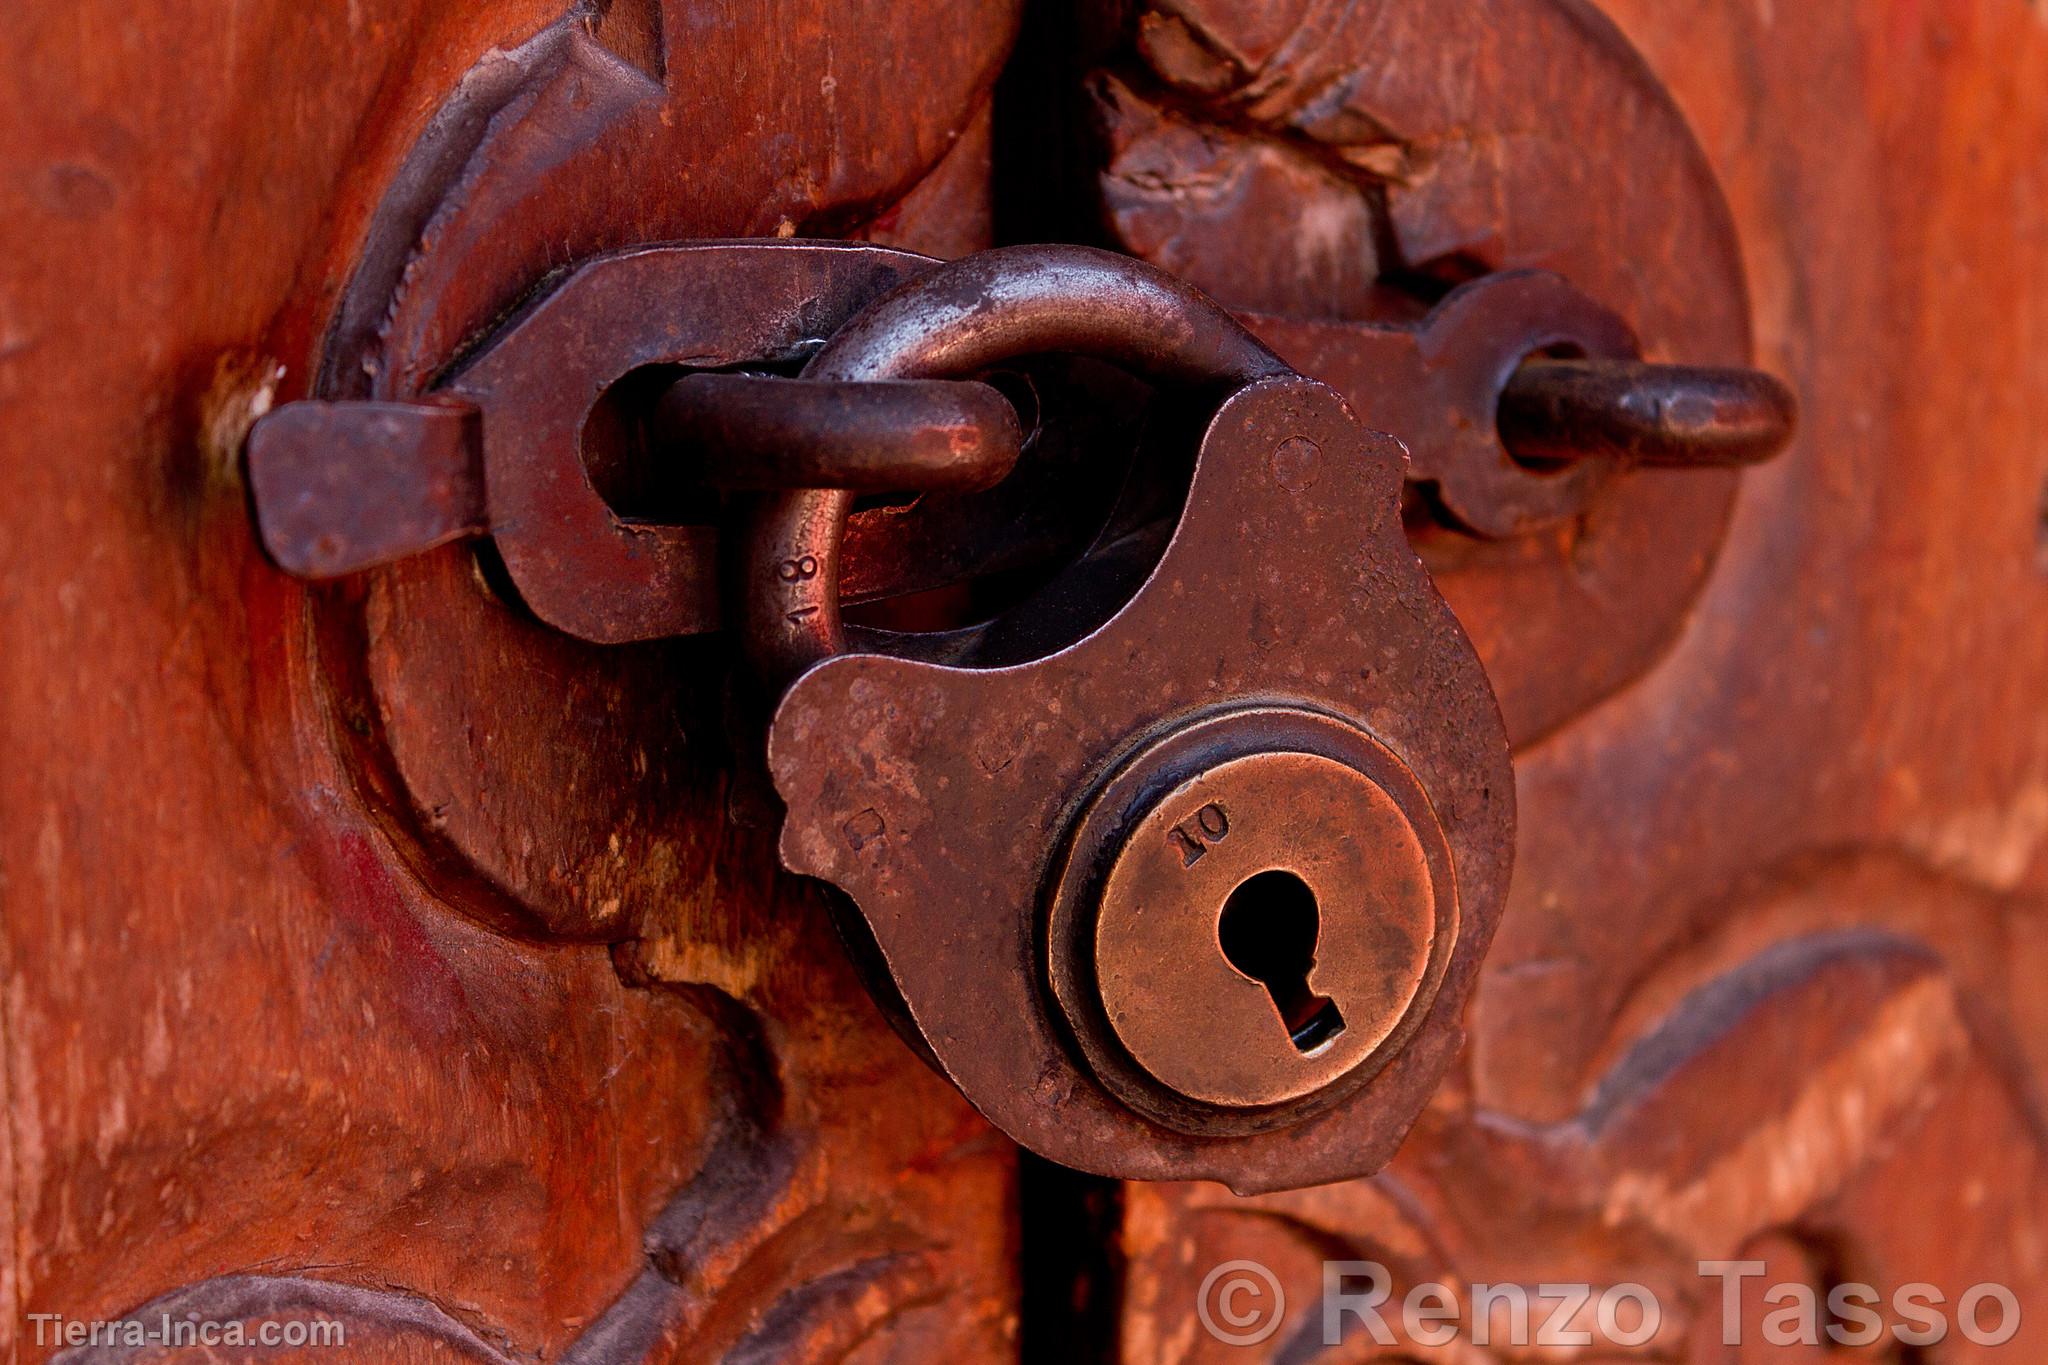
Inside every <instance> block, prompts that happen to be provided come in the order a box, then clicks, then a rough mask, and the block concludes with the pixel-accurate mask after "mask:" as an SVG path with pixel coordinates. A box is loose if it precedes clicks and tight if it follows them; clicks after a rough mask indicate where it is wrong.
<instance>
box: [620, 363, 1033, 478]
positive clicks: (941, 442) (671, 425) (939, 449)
mask: <svg viewBox="0 0 2048 1365" xmlns="http://www.w3.org/2000/svg"><path fill="white" fill-rule="evenodd" d="M651 425H652V428H653V430H652V432H651V437H650V439H651V441H652V443H653V444H654V446H655V447H656V450H657V453H658V455H659V457H661V458H664V459H674V460H676V461H677V462H678V463H681V464H683V465H684V467H685V468H686V469H687V470H688V471H689V473H690V474H692V475H694V476H695V477H696V478H697V479H698V480H700V481H702V482H704V483H706V484H710V485H712V486H714V487H718V488H734V489H753V490H757V491H758V490H762V489H781V488H843V489H846V490H847V491H848V492H854V493H860V492H868V493H900V492H920V493H922V492H948V491H954V492H970V493H971V492H978V491H980V490H982V489H985V488H992V487H994V486H995V485H996V484H998V483H1000V482H1002V480H1003V479H1004V478H1005V477H1006V476H1007V475H1008V474H1009V472H1010V470H1011V468H1012V467H1014V466H1015V465H1016V463H1017V456H1018V454H1019V453H1020V452H1021V451H1022V450H1023V447H1024V431H1023V428H1022V427H1021V426H1019V425H1018V421H1017V410H1016V409H1015V408H1013V407H1011V406H1010V400H1009V399H1007V398H1005V397H1003V395H1002V394H1001V393H999V392H997V391H996V390H995V389H992V388H990V387H989V386H988V385H986V384H976V383H972V382H966V381H946V380H931V381H924V382H917V381H908V380H906V381H900V382H896V383H874V384H832V383H826V382H823V381H819V380H811V381H800V380H793V379H778V378H775V377H773V376H770V375H749V374H690V375H685V376H683V377H682V378H681V379H679V380H677V381H676V382H675V383H674V384H672V385H670V386H669V388H668V390H667V391H666V392H664V393H663V394H662V396H661V401H660V402H659V403H658V404H657V405H656V406H655V410H654V415H653V417H652V419H651Z"/></svg>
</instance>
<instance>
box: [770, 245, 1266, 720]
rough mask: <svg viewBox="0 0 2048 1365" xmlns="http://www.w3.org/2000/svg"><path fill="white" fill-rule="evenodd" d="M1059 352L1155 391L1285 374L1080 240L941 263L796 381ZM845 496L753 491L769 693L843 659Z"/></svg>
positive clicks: (923, 372)
mask: <svg viewBox="0 0 2048 1365" xmlns="http://www.w3.org/2000/svg"><path fill="white" fill-rule="evenodd" d="M1048 353H1067V354H1079V355H1088V356H1093V357H1094V358H1096V359H1099V360H1105V361H1109V362H1111V363H1114V364H1118V365H1122V366H1125V367H1127V368H1129V369H1130V370H1132V371H1134V372H1136V373H1137V374H1140V375H1142V376H1144V377H1145V378H1147V379H1152V380H1155V381H1158V382H1162V383H1169V384H1185V385H1192V386H1196V387H1202V388H1211V387H1213V388H1225V389H1236V388H1239V387H1242V386H1243V385H1245V384H1248V383H1250V382H1252V381H1253V380H1256V379H1262V378H1266V377H1268V376H1272V375H1281V374H1290V373H1292V371H1291V370H1290V369H1289V367H1288V366H1287V364H1286V362H1285V361H1283V360H1281V359H1280V358H1279V357H1278V356H1277V355H1275V354H1274V353H1273V352H1272V351H1270V350H1268V349H1267V348H1266V346H1265V344H1264V343H1262V342H1260V341H1259V340H1258V339H1257V338H1256V337H1254V336H1253V335H1252V334H1251V333H1250V332H1249V331H1247V330H1245V328H1244V326H1243V325H1242V324H1240V323H1239V322H1238V321H1237V319H1235V318H1234V317H1232V316H1231V315H1230V314H1229V313H1228V312H1227V311H1225V310H1224V309H1223V307H1222V306H1221V305H1219V304H1217V303H1216V302H1215V301H1214V300H1213V299H1210V298H1209V297H1208V296H1207V295H1206V294H1203V293H1202V292H1201V291H1200V290H1198V289H1196V288H1195V287H1194V286H1192V285H1190V284H1188V283H1186V282H1185V281H1183V280H1179V279H1176V278H1174V277H1173V276H1171V275H1169V274H1167V273H1165V272H1164V271H1161V270H1159V269H1157V268H1155V267H1153V266H1150V265H1147V264H1145V263H1144V262H1142V261H1137V260H1133V259H1131V258H1130V257H1128V256H1119V255H1116V254H1115V253H1113V252H1108V251H1100V250H1097V249H1095V248H1093V247H1081V246H1018V247H1005V248H1001V249H998V250H994V251H984V252H980V253H978V254H976V255H973V256H967V257H963V258H962V259H960V260H957V261H952V262H949V263H947V264H945V265H942V266H940V267H939V268H938V269H936V270H934V271H932V272H931V273H930V274H927V275H924V276H921V277H919V278H917V279H915V280H911V281H909V282H907V283H905V284H903V285H900V286H898V287H897V288H896V289H894V290H891V291H890V292H889V293H887V294H884V295H883V296H882V297H881V298H879V299H877V300H875V301H874V302H873V303H872V304H870V305H868V307H867V308H865V309H863V310H862V311H861V312H860V313H859V314H857V315H856V316H855V317H854V318H853V319H852V321H850V322H848V323H847V324H846V326H844V327H842V328H841V329H840V330H839V331H838V332H837V333H835V334H834V335H833V336H832V338H831V339H830V340H829V341H827V342H826V343H825V346H824V348H823V349H822V350H820V351H819V352H818V353H817V355H815V356H813V357H812V359H811V361H810V363H809V364H808V365H806V366H805V367H804V371H803V377H804V378H806V379H825V380H841V381H845V380H884V379H944V378H959V377H963V376H967V375H971V374H975V373H978V372H980V371H982V370H985V369H988V368H989V367H991V366H994V365H997V364H1000V363H1002V362H1004V361H1007V360H1012V359H1015V358H1017V357H1019V356H1026V355H1041V354H1048ZM852 505H853V495H852V494H851V493H850V492H847V491H845V490H843V489H797V490H793V491H789V492H783V493H777V494H771V495H768V496H765V497H763V498H762V499H761V500H760V502H759V503H758V504H757V505H756V507H755V510H754V514H753V516H752V518H751V519H750V522H749V525H748V528H747V535H746V540H745V544H744V547H743V555H744V561H743V568H742V575H743V576H742V579H741V583H742V589H741V593H742V602H741V607H740V618H741V623H742V630H743V631H744V635H745V647H746V650H747V654H748V658H749V660H750V661H751V662H752V664H753V666H754V668H755V669H756V671H757V672H758V673H759V674H760V675H761V677H762V678H763V679H764V680H766V681H768V682H769V683H770V684H772V685H773V686H775V687H777V688H778V689H779V688H781V687H782V686H784V685H786V684H787V683H789V682H790V681H791V680H793V679H794V678H795V677H796V676H797V675H798V674H800V673H801V672H803V671H804V670H805V669H806V668H808V667H810V666H811V665H812V664H815V663H818V662H819V661H821V660H824V659H828V658H830V657H832V656H833V655H835V654H841V653H844V652H845V649H846V631H845V626H844V623H843V622H842V620H841V618H840V611H839V577H840V563H841V556H842V550H843V545H844V541H845V536H846V517H847V513H848V512H849V511H850V510H851V509H852Z"/></svg>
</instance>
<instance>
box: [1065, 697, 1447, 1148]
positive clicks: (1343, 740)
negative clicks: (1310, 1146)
mask: <svg viewBox="0 0 2048 1365" xmlns="http://www.w3.org/2000/svg"><path fill="white" fill-rule="evenodd" d="M1269 886H1270V887H1273V888H1275V889H1274V890H1273V891H1266V890H1262V888H1265V887H1269ZM1046 899H1047V907H1048V908H1047V916H1046V930H1045V938H1044V943H1043V948H1044V962H1043V968H1044V971H1045V973H1046V983H1047V988H1048V990H1049V992H1050V994H1051V995H1052V997H1053V999H1054V1000H1055V1001H1056V1002H1057V1003H1058V1009H1059V1013H1060V1015H1061V1017H1062V1018H1063V1019H1064V1020H1065V1022H1066V1023H1067V1025H1068V1027H1069V1029H1070V1033H1071V1042H1072V1044H1073V1045H1074V1047H1075V1048H1076V1050H1077V1051H1078V1052H1079V1054H1080V1056H1081V1058H1082V1060H1083V1061H1084V1063H1085V1064H1086V1066H1087V1067H1088V1069H1089V1070H1090V1071H1091V1072H1092V1073H1093V1074H1094V1075H1095V1076H1096V1077H1097V1078H1098V1079H1099V1080H1100V1081H1101V1082H1102V1083H1103V1084H1104V1085H1105V1086H1106V1087H1107V1088H1109V1089H1110V1090H1111V1091H1112V1092H1113V1093H1114V1094H1115V1095H1116V1096H1117V1097H1118V1098H1119V1099H1120V1100H1122V1101H1123V1102H1124V1103H1125V1104H1127V1105H1129V1106H1130V1107H1131V1108H1132V1109H1134V1110H1136V1111H1137V1112H1139V1113H1141V1114H1143V1115H1145V1116H1146V1117H1147V1118H1149V1119H1151V1120H1152V1121H1154V1122H1156V1123H1160V1124H1163V1125H1165V1126H1167V1127H1170V1128H1173V1129H1175V1130H1176V1131H1179V1132H1185V1133H1190V1134H1213V1135H1236V1134H1246V1133H1257V1132H1264V1131H1269V1130H1272V1129H1276V1128H1283V1127H1287V1126H1289V1125H1292V1124H1295V1123H1299V1122H1300V1121H1301V1120H1302V1119H1304V1118H1306V1117H1309V1116H1311V1115H1313V1114H1315V1113H1318V1112H1321V1111H1323V1110H1325V1109H1328V1108H1330V1107H1331V1106H1333V1105H1335V1104H1337V1103H1339V1102H1341V1101H1342V1100H1343V1099H1344V1098H1345V1097H1346V1096H1347V1095H1349V1094H1351V1093H1352V1092H1353V1091H1355V1090H1356V1089H1357V1088H1358V1087H1359V1086H1360V1085H1362V1084H1364V1083H1365V1082H1366V1081H1368V1080H1370V1079H1371V1078H1372V1076H1373V1075H1374V1074H1375V1073H1376V1072H1378V1071H1379V1069H1380V1068H1381V1067H1382V1066H1384V1065H1385V1063H1386V1062H1387V1060H1388V1059H1389V1058H1391V1057H1393V1056H1394V1055H1396V1054H1397V1053H1398V1052H1399V1051H1400V1049H1401V1048H1402V1046H1403V1045H1404V1044H1405V1043H1406V1042H1407V1040H1408V1039H1409V1037H1410V1036H1412V1034H1413V1033H1414V1031H1415V1029H1416V1028H1417V1027H1419V1026H1420V1024H1421V1023H1422V1021H1423V1019H1424V1018H1426V1017H1427V1016H1428V1014H1429V1011H1430V1007H1431V1005H1432V1004H1433V1003H1434V1001H1435V999H1436V995H1437V990H1438V987H1439V986H1440V985H1441V984H1442V982H1443V978H1444V974H1445V971H1446V970H1447V969H1448V967H1449V964H1450V960H1451V955H1452V952H1453V949H1454V947H1455V945H1456V943H1457V939H1458V890H1457V880H1456V875H1455V872H1454V870H1453V864H1452V858H1451V853H1450V848H1449V845H1448V843H1447V841H1446V839H1445V837H1444V831H1443V827H1442V825H1441V823H1440V822H1439V820H1438V818H1437V815H1436V812H1435V810H1434V809H1433V807H1432V806H1431V804H1430V801H1429V797H1428V795H1427V793H1426V792H1425V791H1424V790H1423V787H1422V784H1421V783H1420V782H1419V781H1418V780H1417V778H1416V777H1415V774H1414V773H1413V772H1412V771H1410V770H1409V768H1408V766H1407V765H1406V764H1405V763H1403V762H1402V761H1401V760H1400V758H1399V757H1398V756H1396V755H1395V754H1394V753H1393V751H1392V750H1390V749H1388V748H1387V747H1386V746H1385V745H1384V744H1382V743H1380V742H1379V741H1378V740H1376V739H1374V738H1373V737H1372V736H1371V735H1369V734H1367V733H1366V732H1365V731H1363V730H1361V729H1359V728H1358V727H1357V726H1355V725H1353V724H1352V723H1350V722H1349V721H1346V720H1343V719H1341V718H1338V717H1336V716H1333V715H1330V714H1327V713H1325V712H1321V711H1316V710H1310V709H1308V708H1305V707H1301V706H1294V705H1258V706H1251V707H1237V708H1231V709H1226V710H1220V711H1213V712H1209V713H1205V714H1203V715H1200V716H1197V717H1195V718H1192V719H1190V720H1187V721H1185V722H1183V723H1181V724H1179V725H1177V726H1175V727H1174V728H1172V729H1171V730H1169V731H1167V732H1166V733H1165V734H1163V735H1156V736H1154V737H1152V738H1150V739H1149V740H1147V741H1144V742H1141V743H1140V744H1138V745H1137V746H1135V750H1134V752H1132V753H1130V754H1129V755H1128V756H1127V757H1125V758H1124V759H1123V760H1122V761H1121V762H1120V763H1119V764H1117V765H1116V766H1115V767H1114V769H1113V770H1112V772H1111V774H1110V776H1109V777H1107V778H1106V779H1105V780H1104V781H1103V782H1102V783H1101V784H1099V785H1098V786H1097V787H1096V788H1095V789H1094V791H1093V792H1092V793H1091V794H1090V795H1089V796H1088V797H1087V798H1086V799H1085V800H1084V801H1083V802H1082V804H1081V806H1080V808H1079V810H1078V811H1077V813H1076V815H1075V817H1074V818H1073V820H1072V821H1071V823H1070V826H1069V834H1068V837H1067V839H1066V841H1065V844H1064V847H1063V849H1062V852H1061V854H1060V856H1059V857H1057V858H1056V859H1055V861H1054V867H1053V870H1052V873H1051V876H1050V877H1049V878H1048V884H1047V897H1046ZM1304 917H1305V918H1304ZM1233 938H1234V939H1235V940H1237V941H1236V942H1232V940H1233ZM1254 959H1259V960H1254ZM1290 959H1292V960H1290ZM1260 960H1262V961H1263V962H1264V963H1266V964H1268V966H1269V967H1271V968H1276V969H1278V972H1279V974H1280V977H1281V979H1277V980H1275V981H1273V982H1266V981H1261V980H1259V979H1258V976H1259V974H1260V973H1261V972H1262V971H1264V972H1265V973H1266V975H1268V976H1273V975H1275V973H1274V971H1272V970H1267V968H1266V967H1262V966H1261V965H1260ZM1289 997H1291V998H1289Z"/></svg>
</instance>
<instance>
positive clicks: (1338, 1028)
mask: <svg viewBox="0 0 2048 1365" xmlns="http://www.w3.org/2000/svg"><path fill="white" fill-rule="evenodd" d="M1321 927H1322V912H1321V910H1320V908H1319V907H1318V906H1317V905H1316V893H1315V892H1314V891H1313V890H1311V889H1310V887H1309V884H1308V883H1307V882H1305V881H1303V880H1302V879H1301V878H1299V877H1297V876H1295V875H1294V874H1293V873H1292V872H1286V871H1282V870H1281V869H1279V868H1274V869H1272V870H1271V871H1267V872H1261V873H1259V874H1257V875H1256V876H1252V877H1247V878H1246V879H1245V880H1244V881H1243V882H1241V883H1239V884H1238V888H1237V890H1235V891H1233V892H1231V893H1230V895H1229V897H1228V898H1227V899H1226V900H1225V901H1224V902H1223V914H1222V916H1221V917H1220V918H1219V919H1218V920H1217V923H1216V937H1217V940H1218V942H1220V943H1221V944H1222V945H1223V957H1224V960H1225V961H1227V962H1229V963H1230V965H1231V966H1233V967H1235V968H1236V969H1237V970H1238V971H1240V972H1243V973H1244V974H1245V975H1246V976H1248V977H1250V978H1251V979H1252V980H1254V981H1256V982H1258V983H1259V984H1260V985H1262V986H1264V987H1265V988H1266V994H1268V995H1270V996H1272V997H1273V1008H1274V1009H1276V1010H1278V1011H1279V1012H1280V1021H1281V1023H1283V1024H1285V1025H1286V1026H1287V1036H1288V1037H1289V1038H1291V1039H1293V1040H1294V1047H1295V1050H1296V1051H1298V1052H1304V1053H1307V1052H1314V1051H1315V1050H1316V1049H1317V1048H1319V1047H1321V1046H1322V1045H1323V1044H1325V1043H1327V1042H1329V1041H1330V1040H1331V1039H1332V1038H1335V1037H1336V1036H1337V1035H1338V1034H1340V1033H1342V1032H1343V1031H1344V1015H1343V1014H1342V1012H1340V1011H1339V1010H1338V1008H1337V1002H1336V1001H1334V1000H1332V999H1330V997H1329V996H1327V995H1317V994H1316V993H1315V992H1314V991H1312V990H1310V989H1309V985H1308V974H1309V972H1310V971H1311V970H1312V969H1313V968H1314V967H1315V965H1316V936H1317V934H1318V933H1319V932H1320V930H1321Z"/></svg>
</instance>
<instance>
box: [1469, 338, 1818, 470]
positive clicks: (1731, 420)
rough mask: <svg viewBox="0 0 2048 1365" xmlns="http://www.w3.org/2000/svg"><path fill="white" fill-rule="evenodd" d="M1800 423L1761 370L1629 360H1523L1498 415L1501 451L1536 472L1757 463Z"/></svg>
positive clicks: (1778, 384)
mask: <svg viewBox="0 0 2048 1365" xmlns="http://www.w3.org/2000/svg"><path fill="white" fill-rule="evenodd" d="M1798 422H1799V402H1798V399H1797V398H1795V397H1794V396H1793V394H1792V390H1791V389H1789V388H1787V387H1786V386H1785V384H1784V382H1783V381H1782V380H1779V379H1777V378H1775V377H1773V376H1771V375H1768V374H1765V373H1764V372H1763V371H1761V370H1753V369H1736V368H1727V367H1723V368H1718V369H1716V368H1709V367H1705V366H1696V365H1649V364H1643V363H1641V362H1630V361H1591V360H1532V361H1528V362H1526V363H1524V364H1523V365H1522V366H1521V368H1519V369H1517V370H1516V371H1515V372H1514V374H1512V375H1510V376H1509V377H1508V381H1507V384H1506V386H1505V387H1503V388H1502V390H1501V395H1500V405H1499V411H1498V423H1499V427H1500V437H1501V444H1503V445H1504V446H1506V447H1507V450H1508V453H1509V454H1511V455H1513V456H1514V457H1515V458H1516V459H1517V460H1520V461H1522V462H1524V463H1531V462H1534V463H1538V464H1545V463H1549V464H1558V463H1569V462H1571V461H1574V460H1582V459H1586V458H1589V457H1590V458H1604V459H1610V460H1618V461H1621V462H1623V463H1625V464H1646V465H1670V466H1675V467H1677V468H1681V469H1697V468H1701V467H1707V468H1712V467H1714V466H1718V465H1752V464H1762V463H1764V462H1765V461H1766V460H1770V459H1774V458H1776V457H1777V456H1778V455H1780V454H1782V453H1784V450H1785V447H1786V446H1787V445H1789V444H1791V441H1792V434H1793V432H1794V430H1795V429H1796V428H1797V426H1798Z"/></svg>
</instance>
